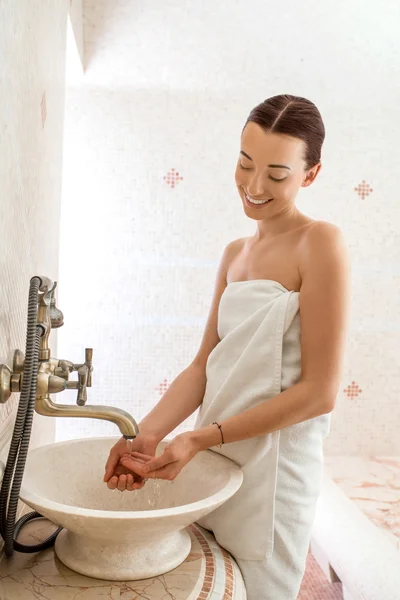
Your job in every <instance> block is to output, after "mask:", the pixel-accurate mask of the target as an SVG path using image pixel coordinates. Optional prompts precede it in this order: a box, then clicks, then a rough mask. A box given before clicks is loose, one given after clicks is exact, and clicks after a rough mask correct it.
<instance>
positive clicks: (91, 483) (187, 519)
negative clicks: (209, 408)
mask: <svg viewBox="0 0 400 600" xmlns="http://www.w3.org/2000/svg"><path fill="white" fill-rule="evenodd" d="M118 439H120V438H119V437H116V438H109V437H108V438H87V439H80V440H72V441H67V442H58V443H55V444H49V445H47V446H41V447H39V448H36V449H34V450H32V451H31V452H29V454H28V459H27V463H26V469H25V473H24V478H23V482H22V487H21V492H20V497H21V499H22V500H23V501H24V502H25V503H26V504H28V505H29V506H31V507H32V508H33V509H35V510H36V511H38V512H39V513H40V514H41V515H43V516H45V517H47V518H48V519H50V520H51V521H53V522H54V523H56V524H57V525H61V526H62V527H65V529H64V530H62V531H61V532H60V533H59V535H58V536H57V539H56V543H55V552H56V554H57V556H58V558H59V559H60V560H61V561H62V562H63V563H64V564H65V565H66V566H67V567H69V568H70V569H72V570H74V571H77V572H78V573H82V574H83V575H88V576H90V577H96V578H99V579H110V580H115V581H126V580H133V579H144V578H147V577H154V576H157V575H160V574H162V573H166V572H167V571H170V570H171V569H174V568H175V567H177V566H178V565H180V564H181V563H182V562H183V561H184V560H185V559H186V558H187V556H188V554H189V551H190V547H191V543H190V537H189V534H188V533H187V532H186V531H185V530H184V529H185V527H187V526H188V525H190V524H191V523H194V522H195V521H196V520H197V519H200V518H201V517H203V516H205V515H206V514H208V513H209V512H211V511H212V510H214V509H215V508H217V507H218V506H220V505H221V504H223V503H224V502H226V500H228V499H229V498H230V497H231V496H233V494H234V493H235V492H236V491H237V490H238V489H239V487H240V486H241V484H242V480H243V473H242V471H241V469H240V467H238V466H237V465H236V464H235V463H233V462H232V461H230V460H229V459H227V458H225V457H224V456H221V455H219V454H217V453H216V452H212V451H210V450H206V451H205V452H201V453H199V454H198V455H197V456H196V457H195V458H194V459H193V460H192V461H191V462H190V463H189V464H188V465H186V467H185V468H184V469H183V470H182V471H181V473H180V474H179V476H178V477H177V479H176V480H175V481H172V482H170V481H162V480H152V479H149V480H148V481H147V483H146V485H145V486H144V488H143V489H142V490H137V491H134V492H127V491H126V492H119V491H118V490H113V491H112V490H109V489H108V488H107V484H106V483H104V482H103V476H104V466H105V462H106V459H107V457H108V454H109V450H110V448H111V447H112V446H113V444H114V443H115V442H116V441H117V440H118ZM167 441H168V440H166V441H164V442H161V444H160V445H159V448H158V452H157V453H160V452H161V451H162V449H163V447H164V446H165V445H166V443H167Z"/></svg>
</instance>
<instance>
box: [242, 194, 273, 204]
mask: <svg viewBox="0 0 400 600" xmlns="http://www.w3.org/2000/svg"><path fill="white" fill-rule="evenodd" d="M246 198H247V200H248V201H249V202H251V204H267V202H269V200H253V199H252V198H250V197H249V196H248V195H247V194H246Z"/></svg>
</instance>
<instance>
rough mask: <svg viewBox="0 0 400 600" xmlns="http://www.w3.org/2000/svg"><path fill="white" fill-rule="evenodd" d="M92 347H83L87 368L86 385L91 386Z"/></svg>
mask: <svg viewBox="0 0 400 600" xmlns="http://www.w3.org/2000/svg"><path fill="white" fill-rule="evenodd" d="M92 360H93V348H85V365H86V366H87V368H88V377H87V386H88V387H92V373H93V362H92Z"/></svg>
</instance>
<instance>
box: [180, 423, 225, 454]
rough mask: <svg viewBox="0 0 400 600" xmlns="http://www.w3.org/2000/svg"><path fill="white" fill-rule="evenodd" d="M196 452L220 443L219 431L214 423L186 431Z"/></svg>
mask: <svg viewBox="0 0 400 600" xmlns="http://www.w3.org/2000/svg"><path fill="white" fill-rule="evenodd" d="M188 434H189V436H190V439H191V441H192V443H193V445H194V446H195V448H196V450H197V452H201V451H202V450H207V449H208V448H212V447H213V446H219V444H220V443H221V433H220V431H219V428H218V427H217V426H216V425H207V426H206V427H202V428H201V429H195V430H194V431H189V432H188Z"/></svg>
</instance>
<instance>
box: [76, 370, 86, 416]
mask: <svg viewBox="0 0 400 600" xmlns="http://www.w3.org/2000/svg"><path fill="white" fill-rule="evenodd" d="M88 375H89V368H88V367H87V366H86V365H83V366H82V367H80V368H79V369H78V379H79V387H78V398H77V400H76V403H77V404H78V406H85V404H86V402H87V390H86V387H87V383H88Z"/></svg>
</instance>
